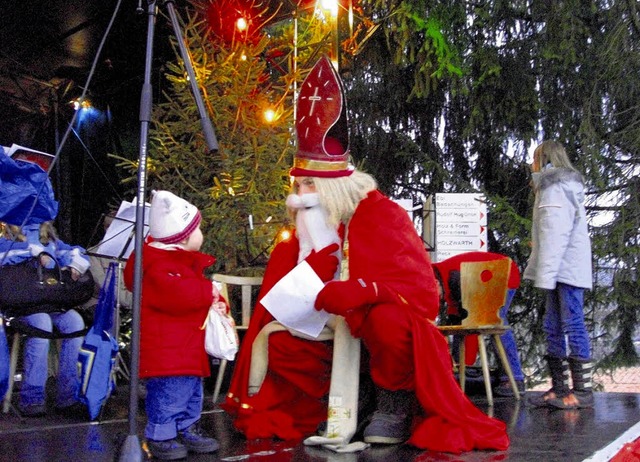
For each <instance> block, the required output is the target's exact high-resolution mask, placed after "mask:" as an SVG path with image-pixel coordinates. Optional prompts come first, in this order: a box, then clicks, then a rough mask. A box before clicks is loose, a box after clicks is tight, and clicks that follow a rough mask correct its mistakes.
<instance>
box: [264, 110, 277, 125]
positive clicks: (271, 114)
mask: <svg viewBox="0 0 640 462" xmlns="http://www.w3.org/2000/svg"><path fill="white" fill-rule="evenodd" d="M275 118H276V112H275V111H274V110H273V109H266V110H265V111H264V120H266V121H267V122H273V121H274V120H275Z"/></svg>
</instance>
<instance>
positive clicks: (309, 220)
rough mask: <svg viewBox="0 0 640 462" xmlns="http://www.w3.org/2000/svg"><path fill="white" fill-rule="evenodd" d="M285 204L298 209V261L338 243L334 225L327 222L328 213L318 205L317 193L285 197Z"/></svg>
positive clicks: (338, 237) (338, 239)
mask: <svg viewBox="0 0 640 462" xmlns="http://www.w3.org/2000/svg"><path fill="white" fill-rule="evenodd" d="M287 205H288V206H289V207H291V208H295V209H297V210H298V213H297V215H296V230H297V235H298V240H299V241H300V252H299V253H298V263H299V262H301V261H302V260H304V259H305V258H307V257H308V256H309V254H310V253H311V251H312V250H315V251H316V252H317V251H319V250H321V249H323V248H325V247H326V246H328V245H329V244H333V243H334V242H335V243H337V244H338V245H340V236H338V230H337V228H336V227H335V226H331V225H330V224H329V223H328V222H327V218H328V214H327V213H326V211H325V210H324V209H323V208H322V206H321V205H320V202H319V200H318V194H317V193H310V194H302V195H295V194H292V195H290V196H289V197H287Z"/></svg>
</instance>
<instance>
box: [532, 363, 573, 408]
mask: <svg viewBox="0 0 640 462" xmlns="http://www.w3.org/2000/svg"><path fill="white" fill-rule="evenodd" d="M545 359H546V360H547V365H548V366H549V373H550V374H551V388H550V389H549V390H548V391H546V392H545V393H543V394H542V395H540V396H531V397H529V400H528V401H529V404H531V405H532V406H536V407H542V406H549V405H550V400H552V399H562V398H564V397H566V396H568V395H569V393H570V392H571V390H570V389H569V363H568V362H567V359H566V358H558V357H556V356H551V355H546V356H545Z"/></svg>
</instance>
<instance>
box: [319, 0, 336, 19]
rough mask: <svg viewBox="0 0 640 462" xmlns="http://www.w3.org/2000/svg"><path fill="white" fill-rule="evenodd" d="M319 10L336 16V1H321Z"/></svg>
mask: <svg viewBox="0 0 640 462" xmlns="http://www.w3.org/2000/svg"><path fill="white" fill-rule="evenodd" d="M320 8H322V9H323V10H325V11H328V12H330V13H331V16H334V17H335V16H338V0H321V1H320Z"/></svg>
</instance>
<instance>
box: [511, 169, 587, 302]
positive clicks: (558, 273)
mask: <svg viewBox="0 0 640 462" xmlns="http://www.w3.org/2000/svg"><path fill="white" fill-rule="evenodd" d="M534 190H535V193H536V195H535V202H534V206H533V226H532V230H531V244H532V249H531V255H530V257H529V262H528V264H527V268H526V269H525V271H524V273H523V277H524V278H525V279H530V280H533V281H534V285H535V286H536V287H539V288H541V289H555V287H556V283H558V282H562V283H564V284H569V285H572V286H574V287H583V288H585V289H591V287H592V275H591V240H590V238H589V233H588V230H587V220H586V212H585V208H584V186H583V183H582V176H581V175H580V174H579V173H578V172H575V171H573V170H569V169H564V168H550V169H548V170H545V171H543V172H540V173H539V174H538V175H536V174H534Z"/></svg>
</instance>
